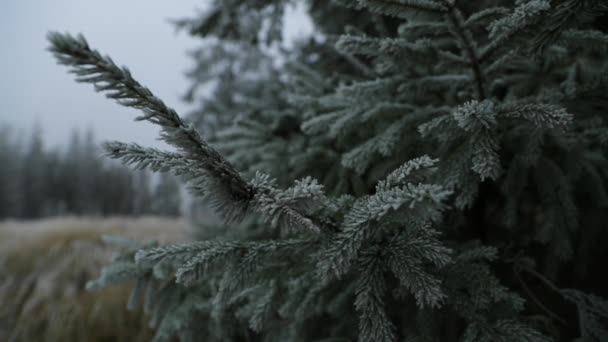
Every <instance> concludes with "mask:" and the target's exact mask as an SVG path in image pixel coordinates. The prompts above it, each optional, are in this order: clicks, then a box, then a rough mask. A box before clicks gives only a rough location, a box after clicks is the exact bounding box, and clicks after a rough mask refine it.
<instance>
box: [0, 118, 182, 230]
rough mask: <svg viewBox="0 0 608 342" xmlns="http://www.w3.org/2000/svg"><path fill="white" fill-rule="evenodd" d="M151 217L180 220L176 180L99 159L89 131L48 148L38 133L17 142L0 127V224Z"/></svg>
mask: <svg viewBox="0 0 608 342" xmlns="http://www.w3.org/2000/svg"><path fill="white" fill-rule="evenodd" d="M24 140H25V141H24ZM149 214H153V215H160V216H179V215H181V194H180V185H179V183H178V182H177V180H176V179H175V178H173V177H171V176H168V175H165V174H163V175H161V176H159V177H152V176H151V175H150V174H149V173H148V172H147V171H138V172H133V170H131V169H129V168H128V167H125V166H123V165H119V164H117V163H115V162H113V161H111V160H109V159H107V158H105V157H103V156H102V153H101V151H100V149H99V148H98V144H97V143H96V142H95V138H94V136H93V133H92V132H91V131H88V132H85V133H82V132H79V131H76V130H75V131H74V132H73V133H72V137H71V139H70V142H69V144H68V146H66V147H64V148H53V149H49V148H47V147H46V146H45V144H44V141H43V139H42V135H41V132H40V130H39V129H35V130H34V132H33V133H32V134H31V136H30V137H29V138H26V139H19V138H18V137H17V136H15V135H13V134H11V130H10V128H8V127H0V220H2V219H6V218H16V219H36V218H41V217H48V216H61V215H100V216H106V215H134V216H138V215H149Z"/></svg>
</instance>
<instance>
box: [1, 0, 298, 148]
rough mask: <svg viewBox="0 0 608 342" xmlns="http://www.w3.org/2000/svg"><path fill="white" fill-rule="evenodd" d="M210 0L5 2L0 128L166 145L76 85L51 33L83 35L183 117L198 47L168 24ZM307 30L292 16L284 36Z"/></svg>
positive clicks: (50, 138)
mask: <svg viewBox="0 0 608 342" xmlns="http://www.w3.org/2000/svg"><path fill="white" fill-rule="evenodd" d="M206 2H208V1H207V0H179V1H169V0H86V1H84V0H83V1H76V0H3V1H2V7H1V10H0V123H3V124H5V123H8V124H9V125H10V126H11V127H14V128H15V131H17V132H23V133H26V132H29V130H30V129H31V127H33V125H34V124H35V123H39V125H40V126H41V127H42V129H43V133H44V137H45V140H46V141H47V142H48V145H51V146H54V145H58V144H64V143H66V142H67V141H68V140H69V136H70V132H71V131H72V129H73V128H74V127H77V128H81V129H86V128H87V127H92V128H94V130H95V134H96V136H97V139H98V140H121V141H127V142H129V141H134V142H138V143H141V144H144V145H147V146H156V147H159V146H163V144H162V143H161V142H159V141H157V140H156V136H157V134H158V129H157V128H155V127H154V126H152V125H151V124H149V123H144V122H133V118H134V117H135V116H136V115H137V112H136V111H134V110H133V109H128V108H124V107H121V106H119V105H117V104H116V103H114V102H113V101H111V100H108V99H106V98H105V97H104V96H103V95H101V94H99V93H95V92H94V90H93V88H92V86H91V85H90V84H81V83H76V82H74V80H73V75H71V74H68V73H67V72H66V68H65V67H64V66H59V65H56V64H55V61H54V59H53V58H52V56H51V55H50V54H49V53H48V52H47V51H45V48H46V47H47V45H48V44H47V42H46V38H45V36H46V33H47V31H49V30H54V31H60V32H70V33H73V34H76V33H83V34H84V35H85V37H86V38H87V40H88V41H89V44H90V45H91V46H93V47H94V48H96V49H98V50H100V51H101V52H102V53H104V54H108V55H110V56H111V57H112V58H113V59H114V61H115V62H116V63H118V64H119V65H126V66H128V67H129V68H130V69H131V71H132V73H133V75H134V76H135V77H136V78H137V79H138V80H139V81H140V82H141V83H142V84H144V85H146V86H147V87H149V88H150V89H151V90H152V91H153V92H154V93H155V94H156V95H157V96H159V97H160V98H162V99H163V100H164V101H165V102H166V103H167V104H168V105H169V106H171V107H173V108H175V109H176V110H177V111H178V113H186V112H187V111H188V107H187V105H186V104H184V103H183V102H182V101H181V100H180V96H181V94H182V93H183V92H184V91H185V89H186V88H187V85H188V81H187V80H186V78H185V76H184V72H185V71H186V70H187V69H188V68H189V67H190V66H191V61H190V59H189V57H188V56H187V55H186V51H187V50H188V49H191V48H194V47H196V46H198V44H200V41H198V40H196V39H193V38H190V37H189V36H188V35H187V34H185V33H183V32H180V33H179V34H175V30H174V27H173V26H172V25H171V24H169V23H168V22H167V20H168V19H175V18H181V17H186V16H191V15H192V14H193V13H194V10H196V9H201V8H204V7H205V3H206ZM308 30H310V23H309V22H307V21H306V20H305V18H302V15H298V14H295V15H293V14H292V18H290V20H289V21H288V23H287V32H286V34H287V35H292V36H294V35H295V36H297V35H299V34H305V33H306V31H308Z"/></svg>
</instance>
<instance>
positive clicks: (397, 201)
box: [48, 0, 608, 341]
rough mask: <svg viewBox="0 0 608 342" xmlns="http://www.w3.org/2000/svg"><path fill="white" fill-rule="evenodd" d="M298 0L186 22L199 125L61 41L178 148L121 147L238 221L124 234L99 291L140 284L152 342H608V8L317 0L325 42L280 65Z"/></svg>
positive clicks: (83, 76) (581, 0)
mask: <svg viewBox="0 0 608 342" xmlns="http://www.w3.org/2000/svg"><path fill="white" fill-rule="evenodd" d="M290 3H292V2H290V1H270V0H267V1H254V2H239V1H222V2H220V1H214V2H213V4H212V6H211V9H210V10H209V11H208V12H207V13H204V14H201V15H200V16H197V17H196V18H193V19H184V20H180V21H178V26H179V27H181V28H184V29H186V30H188V31H189V32H190V33H191V34H193V35H198V36H202V37H212V38H214V39H215V43H214V44H212V45H208V46H206V47H205V48H203V49H201V50H200V51H197V52H196V53H195V54H194V57H195V58H196V59H197V63H198V64H197V66H196V68H195V69H194V70H193V72H192V73H191V74H190V77H191V78H192V80H193V86H192V87H191V88H190V91H189V92H188V94H187V98H188V99H195V98H197V95H196V94H197V89H199V88H200V87H202V86H204V85H206V84H208V83H209V81H210V80H211V79H213V82H215V83H216V84H215V88H214V89H215V92H214V95H215V96H212V97H210V98H205V99H203V100H202V109H201V111H197V112H195V113H193V114H192V115H191V116H192V118H193V122H195V123H196V125H197V126H199V131H200V132H203V133H205V137H206V138H203V137H202V136H201V135H200V134H199V133H197V130H196V129H195V128H194V125H192V124H188V123H187V122H186V121H185V120H183V119H182V118H181V117H180V116H178V114H177V113H176V112H175V111H173V110H172V109H171V108H169V107H168V106H167V105H165V104H164V103H163V102H162V101H161V100H160V99H159V98H157V97H156V96H155V95H154V94H153V93H152V92H151V91H150V90H148V89H147V88H145V87H144V86H142V85H141V84H140V83H138V82H137V81H136V80H135V79H134V78H133V76H132V75H131V73H130V72H129V70H128V69H126V68H124V67H119V66H117V65H116V64H115V63H114V62H113V61H112V60H111V59H110V58H109V57H107V56H103V55H101V54H100V53H99V52H97V51H96V50H94V49H92V48H91V47H90V46H89V44H88V43H87V41H86V40H85V39H84V38H83V37H82V36H71V35H69V34H60V33H51V34H49V36H48V38H49V41H50V43H51V46H50V50H51V52H52V53H53V54H54V55H55V57H56V58H57V60H58V61H59V62H60V63H61V64H65V65H67V66H68V67H69V68H70V70H71V72H73V73H75V74H76V75H77V80H78V81H81V82H86V83H93V84H94V85H95V88H96V89H97V90H98V91H101V92H104V93H105V94H106V95H107V96H108V97H110V98H113V99H115V100H117V101H118V102H119V103H120V104H122V105H125V106H129V107H134V108H137V109H139V110H141V111H142V113H143V114H142V116H140V117H139V118H138V119H139V120H147V121H150V122H152V123H154V124H157V125H159V126H160V127H161V128H162V133H161V138H162V139H163V140H165V141H166V142H168V143H169V144H170V145H173V146H174V147H175V148H176V149H177V151H176V152H163V151H158V150H155V149H147V148H142V147H140V146H138V145H136V144H124V143H109V144H108V145H106V149H107V151H108V154H109V155H111V156H112V157H114V158H119V159H122V160H124V161H125V162H127V163H131V164H134V165H137V166H139V167H150V168H152V169H153V170H156V171H163V172H171V173H173V174H175V175H176V176H179V177H181V178H183V179H184V180H185V181H186V182H187V184H188V187H189V189H190V190H191V192H192V193H193V194H194V195H198V196H205V197H206V198H208V199H209V200H210V201H211V202H212V203H213V205H214V208H215V209H216V210H217V211H218V212H219V213H220V214H221V216H222V217H223V218H224V219H225V221H226V223H227V224H226V226H225V227H224V228H223V229H214V227H209V230H208V232H207V233H205V234H206V236H204V237H203V238H202V239H201V240H200V241H193V242H190V243H185V244H180V245H173V246H143V245H139V244H135V243H128V242H124V241H122V242H121V243H120V245H122V246H123V248H124V250H125V251H124V253H122V254H120V255H119V256H118V257H117V258H116V260H115V262H114V263H113V264H112V265H111V266H109V267H108V268H106V269H105V270H104V272H103V273H102V275H101V276H100V278H99V279H97V280H95V281H93V282H91V283H90V287H91V288H98V287H105V286H110V285H112V284H116V283H121V282H124V281H129V280H133V279H135V280H136V282H137V285H136V287H135V290H134V292H133V295H132V300H131V301H130V305H131V306H133V307H137V306H139V305H140V304H141V305H143V308H144V310H145V311H146V312H147V313H149V314H150V317H151V322H152V324H153V325H154V326H155V327H156V329H157V330H156V331H157V333H156V340H158V341H170V340H171V339H173V338H177V339H179V340H181V341H198V340H208V341H254V340H255V341H342V340H344V341H353V340H359V341H570V340H572V339H575V338H579V339H580V340H581V341H603V340H605V338H606V334H607V332H608V328H607V327H606V319H607V318H608V317H607V313H606V305H605V304H606V302H605V301H606V299H605V297H607V295H608V293H607V292H606V286H608V284H607V283H606V282H605V281H604V280H601V279H599V278H598V277H597V274H596V273H598V272H600V273H601V271H602V270H603V269H602V267H605V266H604V265H605V260H607V258H606V257H607V254H606V251H605V250H603V248H602V243H601V242H602V241H606V240H605V239H606V230H605V229H604V228H605V222H606V219H607V218H608V211H607V209H608V207H607V206H608V202H607V199H608V196H607V194H606V185H607V180H608V164H607V162H608V160H607V159H606V157H607V154H606V153H607V152H608V151H607V149H606V142H607V141H608V139H607V132H608V128H607V127H606V118H605V113H604V111H605V109H606V108H608V102H607V101H606V95H605V94H606V85H607V83H606V80H607V79H608V78H607V74H606V73H607V70H608V68H607V67H608V65H607V64H606V58H605V57H606V53H607V51H608V49H607V48H606V46H607V45H606V43H607V42H608V39H607V38H606V34H607V33H606V32H607V31H608V30H607V29H606V28H605V27H603V26H602V20H605V17H602V15H603V14H604V12H605V11H606V10H607V8H606V5H605V4H604V3H603V2H602V1H589V0H559V1H549V0H517V1H506V0H504V1H501V0H485V1H475V2H465V1H454V0H358V1H344V0H340V1H335V2H328V1H314V0H311V1H309V2H308V6H309V7H308V8H309V11H310V14H311V17H312V18H313V20H314V22H315V25H316V30H317V33H318V35H317V36H316V37H313V38H312V39H311V40H310V41H305V42H300V43H299V44H298V45H296V46H295V47H294V48H293V49H292V50H289V51H286V52H284V53H283V54H282V55H281V57H282V58H283V59H284V60H283V62H284V63H282V64H281V63H270V62H269V58H271V57H270V56H269V55H268V54H265V53H264V49H265V46H267V45H272V44H275V43H276V42H277V41H279V40H280V37H279V35H278V34H277V32H278V30H279V28H280V25H281V17H282V14H281V13H283V12H284V10H285V6H287V5H289V4H290ZM238 47H243V49H241V50H240V51H239V52H237V50H236V49H237V48H238ZM205 49H207V50H205ZM241 76H242V77H243V78H242V80H243V81H242V82H241ZM212 146H213V147H212ZM572 303H575V304H576V307H574V306H573V305H572ZM577 308H578V309H577ZM576 317H578V318H579V320H578V323H577V320H576V319H575V318H576Z"/></svg>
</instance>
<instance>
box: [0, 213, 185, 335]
mask: <svg viewBox="0 0 608 342" xmlns="http://www.w3.org/2000/svg"><path fill="white" fill-rule="evenodd" d="M189 230H190V226H189V225H188V224H187V223H186V222H185V221H182V220H171V219H160V218H152V217H150V218H142V219H127V218H112V219H83V218H62V219H52V220H44V221H37V222H4V223H0V303H2V305H1V306H0V341H135V342H137V341H148V340H150V338H151V331H150V329H149V328H147V322H146V320H145V317H143V316H142V314H141V313H137V312H129V311H128V310H127V309H126V302H127V298H128V295H129V291H130V285H128V284H127V285H124V286H118V287H113V288H108V289H103V290H100V291H95V292H88V291H86V290H85V289H84V286H85V284H86V282H87V281H88V280H90V279H93V278H95V277H96V276H97V274H98V273H99V271H100V269H101V267H102V266H103V265H105V264H107V263H109V261H110V258H111V254H112V251H111V250H110V249H109V248H108V247H107V246H105V245H104V244H103V243H102V242H101V239H100V238H101V236H103V235H108V234H109V235H122V236H127V237H130V238H132V239H135V240H138V241H152V240H160V241H162V243H171V242H178V241H181V240H184V239H185V238H186V236H187V234H188V232H189Z"/></svg>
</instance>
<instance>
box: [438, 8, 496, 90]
mask: <svg viewBox="0 0 608 342" xmlns="http://www.w3.org/2000/svg"><path fill="white" fill-rule="evenodd" d="M443 3H444V4H445V6H446V7H447V8H448V11H447V13H446V16H447V19H448V23H449V24H450V25H451V26H452V28H453V30H452V32H453V33H454V35H455V36H456V39H458V41H459V42H460V45H461V49H462V50H463V51H462V52H463V53H464V55H465V56H466V57H467V59H468V61H469V63H468V64H469V66H470V67H471V69H472V70H473V77H474V78H475V85H476V91H477V99H479V100H483V99H485V98H486V97H487V94H486V84H485V83H486V81H485V76H484V74H483V71H482V70H481V59H480V56H479V54H478V52H477V44H476V43H475V40H474V39H473V35H472V34H471V31H469V29H468V28H467V26H466V23H465V20H464V17H463V16H462V13H461V12H460V10H459V9H458V8H457V7H456V5H455V4H454V1H452V0H443Z"/></svg>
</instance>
